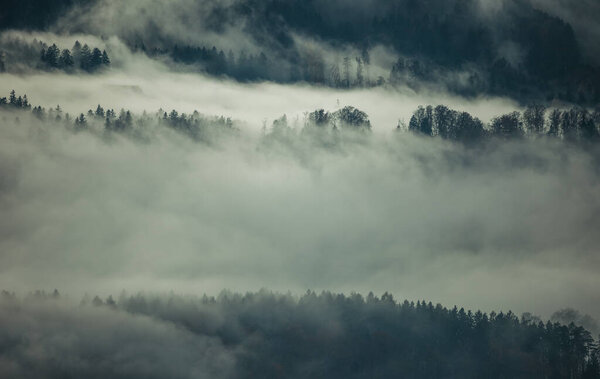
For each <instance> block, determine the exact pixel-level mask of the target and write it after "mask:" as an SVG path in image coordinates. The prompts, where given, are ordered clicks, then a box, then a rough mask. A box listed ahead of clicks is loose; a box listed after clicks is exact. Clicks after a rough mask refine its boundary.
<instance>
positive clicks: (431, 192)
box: [0, 73, 600, 317]
mask: <svg viewBox="0 0 600 379" xmlns="http://www.w3.org/2000/svg"><path fill="white" fill-rule="evenodd" d="M119 75H121V76H119ZM4 77H5V78H7V79H8V80H2V85H9V86H12V85H14V86H15V87H18V88H25V89H26V90H28V91H29V90H32V93H36V94H38V95H37V96H36V97H33V96H32V100H33V101H34V102H37V100H38V99H48V100H47V101H48V102H50V101H52V102H53V103H54V102H58V103H62V101H60V100H62V99H63V96H65V98H64V99H65V100H67V99H68V98H67V97H66V96H69V95H65V94H69V93H72V94H73V95H71V96H73V97H72V98H71V99H72V101H69V102H65V103H64V104H66V107H67V108H75V107H76V106H77V105H79V106H80V107H81V106H84V105H85V104H89V105H90V107H91V105H92V104H90V103H91V101H92V98H94V99H97V100H96V101H95V102H101V103H103V104H105V103H104V102H103V101H102V100H103V99H106V101H107V103H108V104H106V105H108V106H114V107H117V104H120V105H122V106H126V107H127V108H134V109H141V108H142V107H144V108H152V105H154V104H155V106H156V107H158V106H159V104H161V103H162V104H163V107H167V106H169V105H172V106H174V107H175V106H177V105H179V106H177V109H179V110H186V109H187V107H190V108H189V109H191V107H192V106H194V104H199V106H197V107H196V106H194V107H195V108H197V109H199V110H200V111H202V112H204V113H207V114H211V113H216V114H220V113H221V112H217V111H218V110H223V111H224V110H225V109H224V108H221V109H220V108H218V104H214V103H213V104H210V102H209V101H208V100H207V101H206V103H204V102H203V101H202V99H208V97H209V94H210V93H211V92H212V93H218V91H219V90H221V91H223V92H222V93H223V97H222V98H221V101H222V102H223V103H228V104H230V105H229V106H230V107H231V108H227V109H229V110H230V112H227V113H226V114H228V115H232V116H234V117H236V118H240V119H241V120H242V121H240V122H238V123H237V125H238V128H239V132H238V133H236V134H235V135H234V136H231V137H223V138H222V139H220V140H219V141H218V142H216V143H215V144H212V145H205V144H202V143H196V142H192V141H191V140H189V139H187V138H186V137H184V136H183V135H180V134H178V133H176V132H174V131H171V130H169V129H165V128H161V127H158V126H149V127H148V128H149V129H148V130H147V134H148V135H149V136H150V137H151V138H150V139H149V140H146V141H145V142H141V141H137V140H135V139H131V138H128V137H119V136H118V135H115V137H114V138H111V139H110V140H108V141H107V140H106V139H105V138H102V137H101V135H100V136H99V135H96V134H94V133H91V132H79V133H73V132H72V131H69V130H67V129H65V128H64V127H62V126H59V125H56V124H53V123H51V124H44V123H42V122H40V121H38V120H36V119H34V118H33V117H30V116H27V115H23V114H20V115H11V114H10V113H6V112H4V113H3V115H2V117H3V121H2V123H1V124H0V125H1V126H0V128H1V129H0V136H1V138H0V140H1V141H2V148H1V149H0V151H1V153H0V162H2V163H1V164H0V171H1V175H0V177H1V178H2V182H1V186H0V191H1V192H0V205H1V207H2V213H3V217H2V219H1V221H0V222H1V223H2V225H1V227H0V230H2V235H1V236H0V251H1V252H2V254H1V255H0V267H1V269H0V273H1V275H0V288H5V289H8V290H12V291H17V292H18V293H25V292H26V291H29V290H35V289H40V288H41V289H52V288H58V289H59V290H61V291H62V292H63V293H68V294H70V295H71V296H74V297H77V296H81V295H83V293H85V292H88V293H99V294H103V295H108V294H111V293H112V294H117V293H119V292H120V291H121V290H123V289H126V290H127V291H130V292H135V291H142V290H143V291H155V292H165V291H170V290H174V291H178V292H180V293H195V294H199V293H204V292H206V293H209V294H210V293H212V294H215V293H218V292H219V291H221V290H222V289H223V288H228V289H232V290H238V291H247V290H258V289H260V288H263V287H264V288H269V289H273V290H279V291H284V292H285V291H288V290H290V291H292V292H293V293H303V292H305V291H306V289H308V288H310V289H315V290H320V289H328V290H334V291H343V292H345V293H349V292H351V291H357V292H362V293H367V292H369V291H374V292H376V293H383V292H384V291H390V292H392V293H393V294H394V295H395V296H396V297H397V298H401V299H402V298H408V299H420V298H425V299H427V300H431V301H433V302H434V303H435V302H441V303H442V304H444V305H449V306H451V305H453V304H460V305H462V306H465V307H468V308H472V309H482V310H487V311H489V310H492V309H495V310H499V309H501V310H508V309H512V310H513V311H515V312H523V311H530V312H534V313H537V314H540V315H542V316H545V317H549V316H550V314H551V313H552V312H554V311H556V310H557V309H559V308H566V307H573V308H575V309H578V310H580V311H581V312H582V313H588V314H591V315H593V316H594V317H598V315H600V308H599V307H598V304H600V302H599V301H598V300H599V295H598V293H597V291H595V288H598V284H600V283H598V279H597V278H598V275H597V272H598V269H599V260H598V254H597V246H598V243H599V242H600V241H599V240H598V238H599V237H598V235H597V232H596V231H597V228H598V226H599V219H598V217H599V211H600V201H599V199H598V197H597V193H598V190H599V182H598V172H597V167H598V166H597V163H598V155H597V152H596V151H595V150H593V149H592V150H585V149H580V148H578V147H575V146H570V145H568V144H563V143H561V142H557V141H545V140H539V141H528V140H526V141H521V142H503V143H499V144H496V143H490V144H488V145H485V146H482V147H480V148H477V149H470V148H465V147H463V146H462V145H460V144H453V143H449V142H444V141H441V140H437V139H422V138H419V137H415V136H412V135H410V134H408V133H394V132H393V126H394V123H393V121H394V118H393V117H396V119H397V117H402V116H403V113H402V112H403V109H404V107H407V109H408V108H409V107H411V105H410V104H402V103H401V101H400V100H397V102H398V103H400V104H401V105H399V106H398V107H397V108H396V109H397V111H396V112H393V111H391V109H386V108H385V107H386V106H389V107H391V104H392V103H393V102H392V100H390V99H388V100H387V101H384V100H383V99H384V92H382V93H378V92H372V93H370V94H369V95H368V96H361V93H360V92H357V93H353V92H348V93H344V95H345V96H346V97H345V98H343V99H342V101H344V102H345V101H347V102H349V103H352V100H356V101H357V103H353V104H355V105H356V106H358V107H360V108H361V109H362V108H364V109H365V110H367V111H370V112H371V113H370V115H371V118H372V120H373V124H374V128H375V132H374V133H372V135H371V136H369V137H361V138H359V139H358V140H355V139H352V138H351V139H345V138H343V139H342V141H341V142H340V143H339V144H338V145H337V146H336V147H334V148H327V147H323V146H322V145H319V144H314V143H309V142H307V141H305V140H303V139H301V138H300V137H296V138H292V139H291V140H289V139H285V138H283V139H282V138H277V136H276V135H274V137H273V135H272V136H271V137H269V138H264V137H261V132H260V131H259V129H260V127H259V125H262V121H261V120H263V119H265V118H266V119H268V118H269V117H272V115H273V116H274V115H276V114H279V115H281V114H283V113H284V112H290V113H293V112H296V113H301V112H302V111H308V110H311V109H313V108H314V107H316V106H327V104H324V103H325V100H323V99H328V101H329V102H331V103H333V102H335V101H336V100H335V97H336V96H335V94H334V93H331V92H330V91H326V90H322V89H309V88H305V87H281V86H275V85H270V84H264V85H259V86H250V87H246V86H241V85H233V84H227V83H222V82H216V81H213V82H211V81H202V82H201V80H203V79H196V80H197V81H192V77H191V76H187V75H181V76H180V74H177V75H175V74H165V76H164V77H156V78H154V79H153V80H152V81H151V80H147V81H142V80H141V78H140V81H139V82H137V83H139V84H137V85H138V86H139V87H140V88H141V89H140V90H139V91H137V92H136V93H137V94H138V95H136V96H135V97H131V94H129V96H130V98H131V100H130V101H127V99H126V97H127V92H126V91H125V90H122V89H119V88H114V87H110V86H103V84H102V83H107V82H108V83H110V80H109V79H112V80H114V82H113V83H114V84H111V85H113V86H115V85H116V83H117V80H116V78H119V77H121V78H125V75H123V74H119V73H112V74H106V76H105V77H103V80H100V79H99V78H98V79H94V78H90V79H89V80H88V81H86V85H85V86H84V87H81V89H80V91H79V92H76V91H75V89H74V87H76V80H72V81H70V80H69V79H68V78H66V80H59V79H60V77H57V78H56V79H53V78H52V77H47V78H46V77H44V85H43V86H42V85H40V84H38V83H40V82H41V81H40V80H38V79H37V78H35V77H34V78H27V79H25V78H20V77H14V76H4ZM177 78H179V80H180V82H177V84H181V86H179V85H174V83H173V82H172V80H176V79H177ZM184 79H189V80H184ZM53 80H56V81H55V82H53ZM124 80H125V79H124ZM129 80H132V79H131V78H129ZM5 83H6V84H5ZM54 83H56V84H55V85H56V86H59V85H62V86H63V87H61V90H60V92H59V93H60V94H63V95H61V96H55V97H54V98H51V97H50V96H51V93H50V91H49V90H48V89H47V90H46V92H44V88H52V87H53V85H54ZM71 83H72V84H71ZM125 83H128V84H132V83H136V82H133V81H132V82H125ZM167 83H171V85H172V88H182V89H183V90H182V91H175V90H171V91H169V90H168V88H169V86H168V85H167ZM184 83H185V84H184ZM195 83H204V86H202V87H201V88H196V87H195V86H194V84H195ZM20 84H21V85H20ZM69 86H71V89H69ZM211 86H212V87H211ZM95 88H97V89H98V90H97V91H96V90H95ZM151 88H154V89H156V92H157V93H160V96H156V97H153V96H152V93H154V91H152V90H150V89H151ZM211 88H212V91H211ZM85 89H87V91H85ZM186 89H187V91H189V93H183V94H182V92H186ZM217 89H218V90H217ZM258 89H262V90H261V91H258ZM71 91H73V92H71ZM103 91H104V92H103ZM161 91H162V92H161ZM250 91H254V92H250ZM177 93H179V96H178V95H177ZM234 93H235V94H237V96H239V97H237V98H234V96H233V95H232V94H234ZM251 93H257V95H255V96H250V94H251ZM327 94H333V95H334V96H332V97H329V96H327ZM38 96H39V97H38ZM118 96H121V97H120V98H119V97H118ZM170 96H173V97H174V98H171V99H170V100H171V102H170V103H169V102H168V100H167V99H169V98H170ZM202 96H204V97H202ZM397 96H399V97H400V98H401V96H402V95H401V94H400V95H397ZM88 99H89V100H88ZM301 99H304V100H301ZM320 99H321V100H320ZM119 100H120V101H119ZM246 100H247V101H248V102H250V104H246ZM378 100H379V101H380V102H381V103H382V104H375V102H376V101H378ZM446 100H447V101H446V103H451V102H452V99H446ZM111 101H112V103H111ZM121 101H122V102H121ZM153 101H154V102H155V103H154V102H153ZM361 101H362V103H361ZM414 101H416V100H414ZM271 102H272V103H273V104H271ZM41 103H42V104H44V102H43V101H41ZM113 104H114V105H113ZM202 105H205V106H204V107H203V106H202ZM278 105H279V107H278ZM465 106H472V107H474V109H482V110H486V107H490V105H489V103H487V104H486V103H485V102H482V103H473V104H469V103H465ZM333 108H334V106H332V107H331V108H330V109H333ZM80 109H81V108H80ZM83 109H85V108H83ZM83 109H82V110H83ZM494 109H495V110H496V111H497V108H494ZM490 111H491V110H490ZM244 113H247V117H246V118H242V116H243V115H244ZM378 113H379V115H378ZM382 113H383V114H382ZM481 113H482V114H483V115H485V113H483V112H481ZM17 118H18V119H17ZM244 120H249V122H247V123H246V122H244ZM259 122H260V124H256V123H259ZM293 122H294V121H293V119H290V123H291V124H292V126H293ZM299 122H300V125H301V123H302V120H300V121H299ZM253 125H255V126H256V128H254V127H252V126H253ZM267 126H269V125H267ZM267 129H270V128H267ZM267 132H269V130H267ZM297 132H299V130H297ZM363 139H364V140H363Z"/></svg>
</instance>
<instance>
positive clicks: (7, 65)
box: [0, 39, 111, 73]
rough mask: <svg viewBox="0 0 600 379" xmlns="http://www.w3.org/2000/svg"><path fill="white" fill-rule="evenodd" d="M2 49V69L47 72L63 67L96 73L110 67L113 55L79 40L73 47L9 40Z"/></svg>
mask: <svg viewBox="0 0 600 379" xmlns="http://www.w3.org/2000/svg"><path fill="white" fill-rule="evenodd" d="M2 48H3V49H4V50H5V51H0V72H4V71H9V72H14V71H17V72H19V71H23V68H28V69H37V70H44V71H56V70H60V71H62V72H66V73H94V72H98V71H100V70H101V69H102V68H106V67H109V66H110V64H111V60H110V57H109V56H108V53H107V52H106V50H100V49H99V48H98V47H93V46H92V47H90V46H89V45H88V44H87V43H84V44H83V45H82V44H81V43H80V42H79V41H75V43H74V45H73V47H72V48H71V49H66V48H63V49H62V50H61V48H60V47H58V46H57V45H56V44H55V43H53V44H52V45H50V46H48V44H46V43H44V42H42V41H38V40H36V39H34V40H33V41H31V42H26V41H23V40H21V39H9V40H7V41H5V42H4V43H3V45H2Z"/></svg>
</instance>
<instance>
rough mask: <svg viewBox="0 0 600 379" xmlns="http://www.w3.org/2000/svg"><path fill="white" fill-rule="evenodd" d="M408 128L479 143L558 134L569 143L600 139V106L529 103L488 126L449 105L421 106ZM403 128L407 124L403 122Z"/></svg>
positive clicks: (422, 133)
mask: <svg viewBox="0 0 600 379" xmlns="http://www.w3.org/2000/svg"><path fill="white" fill-rule="evenodd" d="M407 128H408V130H409V131H411V132H414V133H417V134H420V135H425V136H431V137H434V136H438V137H441V138H443V139H449V140H455V141H462V142H477V141H481V140H482V139H483V138H487V137H498V138H503V139H516V138H523V137H525V136H530V137H541V136H547V137H555V138H561V139H563V140H565V141H569V142H597V141H599V140H600V108H596V109H595V110H594V111H589V110H588V109H586V108H582V107H577V106H575V107H572V108H570V109H557V108H554V109H548V108H547V107H545V106H543V105H540V104H533V105H529V106H528V107H527V108H526V109H525V111H523V112H518V111H514V112H511V113H507V114H504V115H501V116H498V117H494V118H493V119H492V120H491V122H490V123H489V124H488V125H484V123H483V122H481V120H479V119H478V118H476V117H473V116H471V115H470V114H469V113H467V112H459V111H456V110H452V109H450V108H448V107H447V106H445V105H438V106H436V107H433V106H426V107H423V106H420V107H419V108H418V109H417V110H416V111H415V112H414V113H413V115H412V117H411V118H410V122H409V124H408V127H407ZM398 129H399V130H404V129H406V125H404V124H403V123H399V125H398Z"/></svg>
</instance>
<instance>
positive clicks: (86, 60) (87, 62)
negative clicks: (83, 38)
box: [79, 44, 92, 71]
mask: <svg viewBox="0 0 600 379" xmlns="http://www.w3.org/2000/svg"><path fill="white" fill-rule="evenodd" d="M91 58H92V52H91V51H90V47H89V46H88V45H87V44H85V45H83V47H82V48H81V53H80V54H79V67H81V69H82V70H86V71H90V66H91Z"/></svg>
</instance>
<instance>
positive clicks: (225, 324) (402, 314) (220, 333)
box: [0, 290, 600, 379]
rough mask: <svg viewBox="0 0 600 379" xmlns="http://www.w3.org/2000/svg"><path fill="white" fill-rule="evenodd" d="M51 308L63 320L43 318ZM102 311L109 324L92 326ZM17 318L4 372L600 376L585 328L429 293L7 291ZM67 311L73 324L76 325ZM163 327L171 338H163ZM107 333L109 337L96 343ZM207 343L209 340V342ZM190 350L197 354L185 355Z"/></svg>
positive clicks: (6, 314)
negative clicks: (61, 358) (73, 298)
mask: <svg viewBox="0 0 600 379" xmlns="http://www.w3.org/2000/svg"><path fill="white" fill-rule="evenodd" d="M44 313H46V314H48V315H49V317H50V319H54V318H55V317H58V318H57V320H61V321H55V323H54V324H53V323H52V322H48V321H44V318H42V316H43V315H44ZM65 315H66V318H65ZM24 317H26V318H27V319H28V320H31V321H34V322H39V323H40V324H34V325H35V326H33V329H28V322H19V321H16V320H19V319H20V318H24ZM95 317H102V318H103V319H104V320H105V321H103V322H101V323H99V324H96V325H94V323H92V324H90V325H89V327H90V328H89V329H85V328H84V327H82V325H83V323H86V322H89V321H91V320H93V319H94V318H95ZM7 318H8V319H12V320H14V321H11V322H10V324H9V325H7V326H9V328H8V329H6V330H5V331H4V333H3V334H2V335H1V336H0V346H2V350H3V352H4V354H7V355H9V356H12V357H14V359H15V361H16V363H17V364H18V366H16V367H14V368H12V370H11V368H8V367H6V366H0V373H4V374H9V375H10V374H15V375H17V376H18V377H21V376H22V377H25V376H28V375H34V376H38V377H40V376H41V377H45V378H55V377H63V376H65V375H67V376H71V375H75V376H87V377H89V376H90V375H91V376H94V377H96V376H99V375H103V376H110V377H113V378H121V377H123V378H124V377H137V376H138V375H144V376H145V377H148V378H153V377H164V376H170V377H174V376H176V377H181V378H188V377H190V378H191V377H194V375H195V374H194V373H198V370H202V369H206V367H203V365H204V364H205V363H204V362H203V361H204V360H205V359H207V357H211V356H212V357H214V358H213V359H215V360H214V362H220V364H228V365H230V367H228V368H227V369H221V370H220V371H215V372H213V373H212V377H219V378H220V377H227V378H255V377H257V376H260V377H262V378H281V377H285V378H306V377H311V378H390V377H404V378H456V377H460V378H482V377H485V378H550V379H553V378H556V379H562V378H589V379H592V378H599V377H600V365H599V358H600V356H599V355H598V354H599V352H598V346H597V344H596V342H595V341H594V339H593V338H592V336H591V335H590V333H589V331H587V330H585V329H584V328H583V327H581V326H577V325H575V324H573V323H571V324H569V325H562V324H559V323H552V322H550V321H548V322H543V321H542V320H541V319H539V318H538V317H535V316H532V315H531V314H523V315H522V316H521V317H518V316H517V315H515V314H514V313H512V312H511V311H508V312H498V313H497V312H491V313H489V314H487V313H483V312H481V311H476V312H473V311H471V310H465V309H463V308H460V309H459V308H458V307H456V306H454V307H453V308H451V309H448V308H446V307H443V306H442V305H440V304H437V305H433V304H432V303H431V302H427V301H417V302H416V303H415V302H412V301H411V302H409V301H403V302H397V301H395V299H394V298H393V296H392V295H390V294H388V293H385V294H383V295H382V296H381V297H378V296H374V295H373V294H372V293H369V294H368V295H367V296H366V297H363V296H361V295H360V294H351V295H348V296H345V295H343V294H334V293H330V292H322V293H320V294H316V293H314V292H312V291H308V292H307V293H306V294H305V295H304V296H301V297H299V298H296V297H292V296H290V295H278V294H273V293H269V292H267V291H261V292H258V293H247V294H244V295H242V294H236V293H231V292H223V293H221V294H220V295H219V296H218V297H216V298H215V297H208V296H206V295H205V296H203V297H190V296H177V295H174V294H171V295H168V296H153V295H143V294H138V295H132V296H131V295H127V294H122V295H121V296H119V297H118V298H113V297H112V296H108V297H106V298H105V299H102V298H100V297H98V296H95V297H93V298H92V297H87V296H86V297H85V298H84V299H83V300H82V302H81V304H80V305H79V306H78V307H77V306H72V305H68V303H64V302H63V301H62V300H61V299H60V294H59V293H58V291H56V290H55V291H54V293H53V294H46V293H44V292H40V291H38V292H36V293H32V294H30V295H29V296H28V297H27V298H25V299H23V300H21V299H19V298H17V297H16V296H15V295H14V294H11V293H8V292H6V291H4V292H3V293H2V299H0V319H7ZM67 318H69V319H71V320H72V321H73V322H74V324H73V325H68V324H66V322H67V321H66V320H67ZM62 320H64V321H62ZM117 323H121V324H126V325H129V326H128V328H129V331H128V332H126V333H124V334H123V335H121V336H119V337H118V340H119V341H118V342H115V343H113V344H111V343H108V344H107V343H106V342H105V341H110V338H112V336H113V335H115V334H116V333H118V329H120V328H115V330H111V328H114V327H115V325H116V324H117ZM158 326H161V327H162V328H163V330H162V333H163V335H162V338H160V337H159V339H156V337H158V336H157V335H156V331H155V330H156V329H157V327H158ZM29 327H31V325H29ZM66 328H69V329H70V338H69V339H68V340H66V341H64V343H62V344H61V345H60V346H59V347H58V348H54V349H58V350H56V351H54V352H47V353H44V354H43V355H44V356H45V355H46V354H48V356H47V357H45V359H44V360H43V361H41V362H36V364H35V365H31V358H30V356H29V352H31V351H33V350H35V349H41V350H42V351H43V350H45V349H48V348H49V347H50V346H51V345H49V341H52V340H53V339H57V338H61V333H62V331H63V330H65V329H66ZM169 328H172V331H171V329H169ZM145 330H146V331H145ZM140 333H145V334H146V337H144V339H145V340H146V343H145V345H144V347H143V348H142V349H141V350H138V349H137V348H135V346H136V339H137V336H138V334H140ZM173 333H176V335H179V337H178V339H173V338H172V337H171V335H172V334H173ZM100 335H104V336H106V337H109V339H106V338H105V337H102V338H100V340H101V341H96V340H95V338H97V337H99V336H100ZM204 340H209V341H211V342H210V345H209V346H210V347H208V350H207V348H206V347H205V344H203V343H202V341H204ZM36 345H37V346H36ZM192 346H195V347H194V348H193V350H194V351H193V353H194V354H197V357H196V358H192V356H193V354H192V356H188V355H189V353H190V351H188V352H187V353H184V351H185V350H186V349H189V348H190V347H192ZM155 349H156V353H158V356H157V357H156V359H158V361H159V362H161V364H160V365H159V367H156V368H155V369H154V370H150V369H148V367H151V366H153V364H152V363H151V362H150V361H148V359H149V357H148V356H145V355H144V352H149V351H152V352H153V351H155ZM65 352H69V354H73V355H72V356H71V357H70V358H71V359H69V360H68V361H66V362H64V363H59V362H57V361H55V360H54V359H52V356H53V355H58V354H61V353H65ZM92 352H93V354H91V353H92ZM159 352H160V353H159ZM162 352H164V354H163V353H162ZM171 353H173V354H179V356H178V358H177V359H176V361H171V362H169V361H168V359H167V358H166V357H165V355H169V354H171ZM224 356H225V357H227V359H224ZM119 357H121V358H122V359H120V358H119ZM208 359H210V358H208ZM221 360H223V361H224V362H221ZM131 361H134V362H136V364H135V365H130V364H128V363H127V362H131ZM225 362H226V363H225ZM206 366H207V367H210V365H206ZM2 367H4V368H2ZM225 372H227V373H228V375H225V374H224V373H225Z"/></svg>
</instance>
